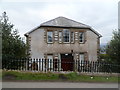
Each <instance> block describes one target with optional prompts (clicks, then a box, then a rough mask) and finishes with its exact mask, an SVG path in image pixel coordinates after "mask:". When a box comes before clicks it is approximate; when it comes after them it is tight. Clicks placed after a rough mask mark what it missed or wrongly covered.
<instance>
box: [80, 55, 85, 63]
mask: <svg viewBox="0 0 120 90" xmlns="http://www.w3.org/2000/svg"><path fill="white" fill-rule="evenodd" d="M79 60H80V61H81V60H82V61H84V60H85V55H84V53H80V55H79Z"/></svg>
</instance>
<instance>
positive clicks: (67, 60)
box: [61, 54, 74, 71]
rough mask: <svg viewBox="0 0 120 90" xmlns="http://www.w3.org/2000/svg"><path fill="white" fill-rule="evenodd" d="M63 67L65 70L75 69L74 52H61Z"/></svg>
mask: <svg viewBox="0 0 120 90" xmlns="http://www.w3.org/2000/svg"><path fill="white" fill-rule="evenodd" d="M61 68H62V70H63V71H73V69H74V60H73V56H72V54H61Z"/></svg>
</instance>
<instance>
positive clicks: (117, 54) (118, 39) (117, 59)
mask: <svg viewBox="0 0 120 90" xmlns="http://www.w3.org/2000/svg"><path fill="white" fill-rule="evenodd" d="M106 53H107V54H108V56H109V62H112V63H115V64H120V30H118V31H114V32H113V37H112V40H111V41H110V42H109V43H108V45H107V48H106Z"/></svg>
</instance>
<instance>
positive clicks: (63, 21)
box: [25, 17, 102, 37]
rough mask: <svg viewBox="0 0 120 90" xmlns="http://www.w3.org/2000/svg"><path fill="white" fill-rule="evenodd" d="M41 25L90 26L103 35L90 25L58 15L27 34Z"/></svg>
mask: <svg viewBox="0 0 120 90" xmlns="http://www.w3.org/2000/svg"><path fill="white" fill-rule="evenodd" d="M40 27H71V28H88V29H90V30H91V31H93V32H94V33H95V34H97V35H98V36H99V37H101V36H102V35H100V34H99V33H98V32H96V31H95V30H94V29H93V28H91V27H90V26H88V25H85V24H83V23H80V22H77V21H74V20H71V19H68V18H65V17H57V18H55V19H52V20H49V21H47V22H44V23H42V24H41V25H40V26H38V27H36V28H35V29H33V30H31V31H29V32H28V33H26V34H25V35H28V34H30V33H31V32H33V31H35V30H36V29H38V28H40Z"/></svg>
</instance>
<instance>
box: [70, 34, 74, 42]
mask: <svg viewBox="0 0 120 90" xmlns="http://www.w3.org/2000/svg"><path fill="white" fill-rule="evenodd" d="M73 42H74V32H71V43H73Z"/></svg>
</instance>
